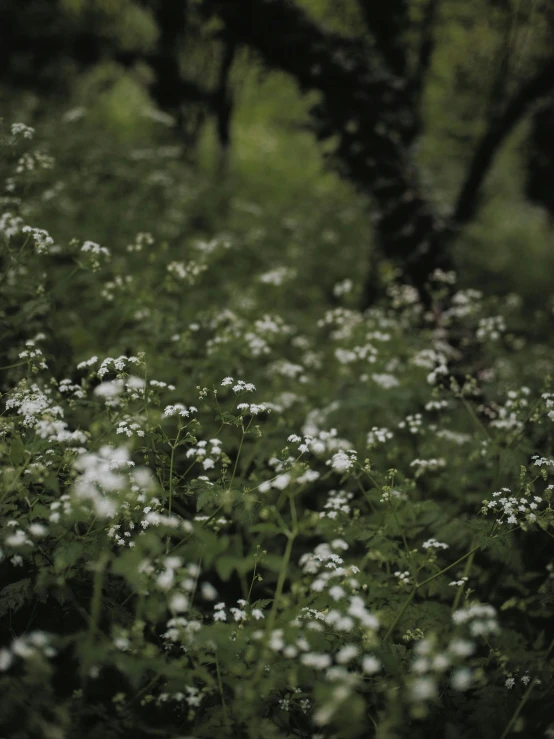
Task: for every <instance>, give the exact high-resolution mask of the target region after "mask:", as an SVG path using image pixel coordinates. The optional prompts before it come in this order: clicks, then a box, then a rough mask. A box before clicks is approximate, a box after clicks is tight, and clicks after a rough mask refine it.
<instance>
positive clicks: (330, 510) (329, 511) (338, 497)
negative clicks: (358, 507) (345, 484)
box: [319, 490, 354, 519]
mask: <svg viewBox="0 0 554 739" xmlns="http://www.w3.org/2000/svg"><path fill="white" fill-rule="evenodd" d="M353 497H354V493H349V492H346V490H330V491H329V493H328V495H327V502H326V503H325V505H324V506H323V508H324V510H323V511H321V512H320V514H319V517H320V518H331V519H335V518H336V517H337V516H338V515H339V514H341V513H343V514H344V515H346V516H347V515H348V514H349V513H350V511H351V508H350V505H349V501H351V500H352V498H353Z"/></svg>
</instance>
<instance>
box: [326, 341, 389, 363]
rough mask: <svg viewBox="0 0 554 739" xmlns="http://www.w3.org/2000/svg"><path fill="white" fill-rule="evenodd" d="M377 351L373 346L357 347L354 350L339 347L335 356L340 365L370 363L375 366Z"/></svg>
mask: <svg viewBox="0 0 554 739" xmlns="http://www.w3.org/2000/svg"><path fill="white" fill-rule="evenodd" d="M377 353H378V352H377V349H376V348H375V347H374V346H373V345H372V344H365V345H364V346H355V347H354V348H352V349H344V348H343V347H338V348H337V349H335V351H334V354H335V357H336V359H337V361H338V362H339V364H352V362H358V361H361V362H369V363H370V364H375V362H376V361H377Z"/></svg>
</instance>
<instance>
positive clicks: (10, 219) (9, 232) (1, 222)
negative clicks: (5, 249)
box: [0, 212, 24, 239]
mask: <svg viewBox="0 0 554 739" xmlns="http://www.w3.org/2000/svg"><path fill="white" fill-rule="evenodd" d="M23 228H24V226H23V218H21V217H20V216H14V214H13V213H8V212H6V213H2V215H1V216H0V233H1V234H2V235H3V236H4V237H5V238H6V239H11V238H12V236H17V234H19V233H21V232H22V231H23Z"/></svg>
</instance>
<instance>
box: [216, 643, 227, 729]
mask: <svg viewBox="0 0 554 739" xmlns="http://www.w3.org/2000/svg"><path fill="white" fill-rule="evenodd" d="M214 655H215V669H216V671H217V684H218V687H219V694H220V695H221V705H222V706H223V720H224V721H225V726H226V727H227V731H228V732H230V731H231V724H230V722H229V714H228V713H227V704H226V703H225V696H224V695H223V683H222V682H221V672H220V669H219V660H218V658H217V651H215V652H214Z"/></svg>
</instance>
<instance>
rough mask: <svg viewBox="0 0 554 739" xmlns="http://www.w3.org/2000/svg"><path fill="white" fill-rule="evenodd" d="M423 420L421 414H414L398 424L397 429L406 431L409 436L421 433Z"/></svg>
mask: <svg viewBox="0 0 554 739" xmlns="http://www.w3.org/2000/svg"><path fill="white" fill-rule="evenodd" d="M422 424H423V418H422V415H421V413H414V414H413V415H409V416H406V418H405V419H404V420H403V421H400V423H399V424H398V428H399V429H407V430H408V431H409V432H410V434H419V433H421V431H422V428H421V427H422Z"/></svg>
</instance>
